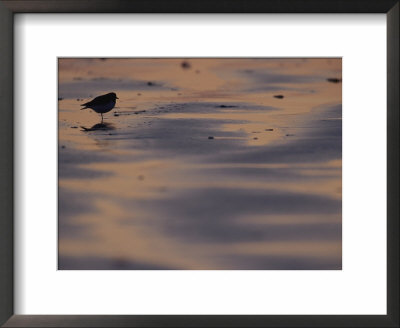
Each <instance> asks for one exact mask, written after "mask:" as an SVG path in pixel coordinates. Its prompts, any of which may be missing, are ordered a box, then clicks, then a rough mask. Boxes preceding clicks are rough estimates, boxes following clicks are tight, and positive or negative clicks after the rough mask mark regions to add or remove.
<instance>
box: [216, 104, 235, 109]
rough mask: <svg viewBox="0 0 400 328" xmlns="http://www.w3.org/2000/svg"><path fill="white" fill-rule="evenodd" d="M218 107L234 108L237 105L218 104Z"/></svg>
mask: <svg viewBox="0 0 400 328" xmlns="http://www.w3.org/2000/svg"><path fill="white" fill-rule="evenodd" d="M217 107H219V108H234V107H237V106H233V105H219V106H217Z"/></svg>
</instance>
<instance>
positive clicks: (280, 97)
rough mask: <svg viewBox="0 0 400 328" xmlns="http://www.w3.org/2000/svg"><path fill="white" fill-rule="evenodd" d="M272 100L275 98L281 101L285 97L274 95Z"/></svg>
mask: <svg viewBox="0 0 400 328" xmlns="http://www.w3.org/2000/svg"><path fill="white" fill-rule="evenodd" d="M274 98H276V99H283V98H285V96H284V95H274Z"/></svg>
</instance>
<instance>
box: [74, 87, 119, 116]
mask: <svg viewBox="0 0 400 328" xmlns="http://www.w3.org/2000/svg"><path fill="white" fill-rule="evenodd" d="M116 99H119V98H118V97H117V95H116V94H115V93H114V92H110V93H107V94H106V95H102V96H98V97H96V98H94V99H93V100H91V101H89V102H87V103H85V104H82V105H81V106H85V107H83V108H81V109H85V108H90V109H93V110H94V111H95V112H96V113H99V114H101V122H103V114H104V113H108V112H109V111H110V110H111V109H113V108H114V106H115V102H116Z"/></svg>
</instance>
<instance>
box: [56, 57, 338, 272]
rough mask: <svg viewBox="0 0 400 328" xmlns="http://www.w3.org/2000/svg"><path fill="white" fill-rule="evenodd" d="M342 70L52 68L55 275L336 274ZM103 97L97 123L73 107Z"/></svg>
mask: <svg viewBox="0 0 400 328" xmlns="http://www.w3.org/2000/svg"><path fill="white" fill-rule="evenodd" d="M341 72H342V70H341V59H335V58H321V59H316V58H314V59H311V58H310V59H304V58H301V59H262V58H252V59H251V58H249V59H234V58H232V59H228V58H219V59H215V58H214V59H211V58H210V59H206V58H204V59H200V58H197V59H195V58H187V59H180V58H177V59H152V58H148V59H135V58H131V59H105V58H93V59H80V58H61V59H59V86H58V88H59V95H58V96H59V100H58V126H59V146H58V147H59V149H58V170H59V190H58V191H59V217H58V234H59V235H58V236H59V245H58V265H59V269H62V270H81V269H82V270H163V269H165V270H340V269H341V267H342V246H341V245H342V216H341V212H342V80H341V79H342V75H341ZM108 92H115V93H116V94H117V95H118V98H119V99H118V100H117V103H116V106H115V108H114V109H113V110H112V111H111V112H109V113H107V114H105V115H104V117H105V118H104V122H103V123H101V117H100V115H99V114H97V113H95V112H94V111H92V110H90V109H85V110H80V104H82V103H85V102H87V101H89V100H91V99H92V98H94V97H96V96H98V95H102V94H106V93H108Z"/></svg>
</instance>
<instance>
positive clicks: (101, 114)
mask: <svg viewBox="0 0 400 328" xmlns="http://www.w3.org/2000/svg"><path fill="white" fill-rule="evenodd" d="M100 115H101V123H103V113H100Z"/></svg>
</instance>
